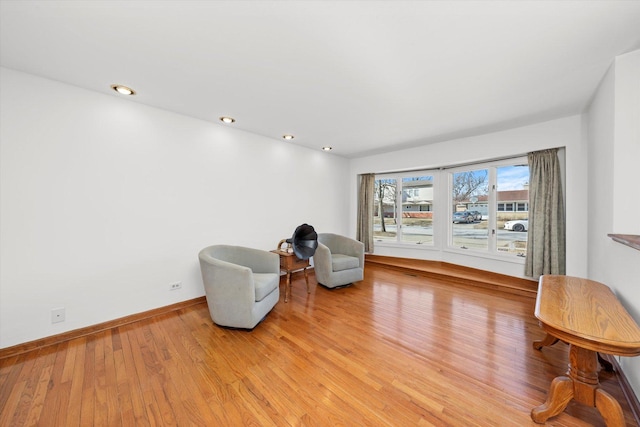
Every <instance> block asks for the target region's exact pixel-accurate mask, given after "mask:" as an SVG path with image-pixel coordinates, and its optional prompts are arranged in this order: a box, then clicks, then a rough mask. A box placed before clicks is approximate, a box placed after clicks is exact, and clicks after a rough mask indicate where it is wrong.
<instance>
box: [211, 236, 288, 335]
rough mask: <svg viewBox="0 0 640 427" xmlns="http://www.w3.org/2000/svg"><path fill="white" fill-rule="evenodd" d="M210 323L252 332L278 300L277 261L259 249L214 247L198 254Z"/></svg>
mask: <svg viewBox="0 0 640 427" xmlns="http://www.w3.org/2000/svg"><path fill="white" fill-rule="evenodd" d="M198 258H199V259H200V271H201V272H202V281H203V283H204V290H205V293H206V297H207V305H208V306H209V313H210V314H211V320H213V322H214V323H216V324H218V325H220V326H227V327H232V328H243V329H253V328H254V327H255V326H256V325H257V324H258V323H259V322H260V321H261V320H262V319H263V318H264V317H265V316H266V315H267V314H268V313H269V312H270V311H271V309H272V308H273V307H274V306H275V305H276V303H277V302H278V300H279V299H280V288H279V284H280V258H279V257H278V255H276V254H274V253H272V252H267V251H263V250H259V249H252V248H245V247H242V246H229V245H215V246H209V247H207V248H204V249H203V250H201V251H200V253H199V254H198Z"/></svg>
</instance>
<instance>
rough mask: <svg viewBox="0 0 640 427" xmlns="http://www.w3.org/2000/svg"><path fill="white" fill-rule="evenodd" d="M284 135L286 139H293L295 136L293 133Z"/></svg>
mask: <svg viewBox="0 0 640 427" xmlns="http://www.w3.org/2000/svg"><path fill="white" fill-rule="evenodd" d="M282 137H283V138H284V139H286V140H291V139H293V138H295V137H294V136H293V135H282Z"/></svg>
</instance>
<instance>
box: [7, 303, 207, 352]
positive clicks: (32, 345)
mask: <svg viewBox="0 0 640 427" xmlns="http://www.w3.org/2000/svg"><path fill="white" fill-rule="evenodd" d="M204 302H206V298H205V297H204V296H201V297H198V298H194V299H190V300H187V301H182V302H178V303H175V304H171V305H167V306H164V307H158V308H154V309H152V310H148V311H143V312H141V313H136V314H132V315H129V316H125V317H120V318H118V319H114V320H109V321H107V322H103V323H98V324H96V325H92V326H87V327H84V328H80V329H74V330H72V331H68V332H63V333H61V334H57V335H52V336H49V337H45V338H40V339H37V340H35V341H29V342H26V343H23V344H17V345H14V346H11V347H6V348H2V349H0V360H1V359H4V358H7V357H12V356H17V355H19V354H22V353H26V352H29V351H33V350H37V349H39V348H42V347H47V346H50V345H56V344H60V343H61V342H65V341H70V340H73V339H76V338H80V337H84V336H87V335H91V334H95V333H97V332H101V331H104V330H107V329H113V328H118V327H120V326H124V325H128V324H130V323H134V322H138V321H140V320H144V319H148V318H150V317H154V316H159V315H161V314H165V313H170V312H172V311H176V310H180V309H183V308H186V307H191V306H192V305H196V304H202V303H204Z"/></svg>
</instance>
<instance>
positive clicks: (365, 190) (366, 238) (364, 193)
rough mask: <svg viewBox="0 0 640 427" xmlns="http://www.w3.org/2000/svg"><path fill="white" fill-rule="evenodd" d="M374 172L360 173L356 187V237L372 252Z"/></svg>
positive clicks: (366, 249) (365, 249)
mask: <svg viewBox="0 0 640 427" xmlns="http://www.w3.org/2000/svg"><path fill="white" fill-rule="evenodd" d="M375 179H376V176H375V174H372V173H370V174H364V175H360V187H359V189H358V219H357V222H358V229H357V230H356V239H357V240H359V241H361V242H362V243H364V251H365V252H367V253H372V252H373V188H374V183H375Z"/></svg>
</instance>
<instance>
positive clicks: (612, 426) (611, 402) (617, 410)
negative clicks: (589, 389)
mask: <svg viewBox="0 0 640 427" xmlns="http://www.w3.org/2000/svg"><path fill="white" fill-rule="evenodd" d="M596 408H598V411H600V415H602V418H604V422H605V424H606V425H607V427H624V426H625V421H624V414H623V413H622V408H621V407H620V404H619V403H618V401H617V400H615V399H614V398H613V396H611V395H610V394H609V393H607V392H606V391H604V390H602V389H601V388H599V389H597V390H596Z"/></svg>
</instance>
